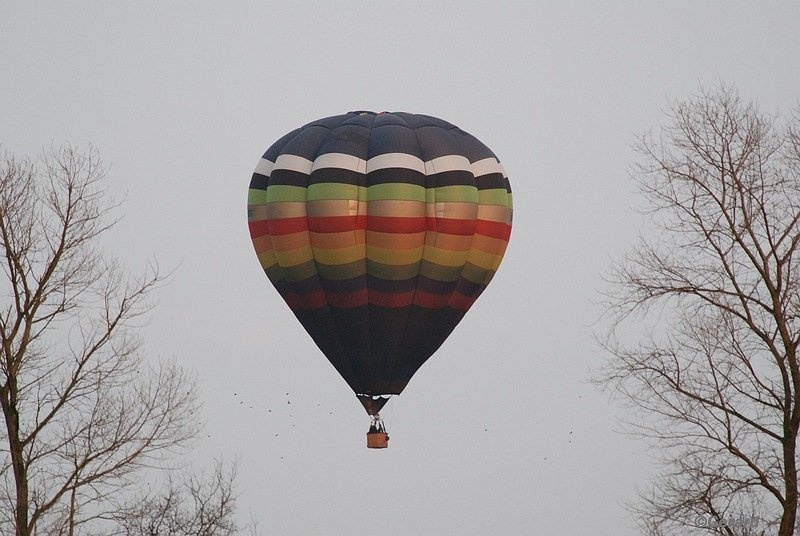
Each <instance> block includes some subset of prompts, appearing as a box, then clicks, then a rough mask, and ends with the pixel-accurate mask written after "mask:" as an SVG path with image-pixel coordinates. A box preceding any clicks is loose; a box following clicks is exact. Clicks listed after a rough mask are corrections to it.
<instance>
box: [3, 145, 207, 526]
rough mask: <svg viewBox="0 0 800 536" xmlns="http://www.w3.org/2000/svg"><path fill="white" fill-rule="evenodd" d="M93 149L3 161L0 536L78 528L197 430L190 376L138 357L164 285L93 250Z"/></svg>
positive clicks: (97, 519)
mask: <svg viewBox="0 0 800 536" xmlns="http://www.w3.org/2000/svg"><path fill="white" fill-rule="evenodd" d="M104 176H105V172H104V169H103V167H102V165H101V162H100V159H99V156H98V153H97V151H96V150H93V149H91V150H89V151H87V152H80V151H77V150H76V149H74V148H72V147H69V146H66V147H63V148H59V149H51V150H50V151H49V152H47V153H45V154H44V155H43V157H42V159H41V162H38V161H37V162H33V161H30V160H28V159H24V158H23V159H19V158H14V157H12V156H8V155H5V156H4V157H3V158H2V161H0V254H2V257H0V258H1V259H2V261H0V265H2V269H3V276H4V277H3V278H2V283H0V284H1V285H2V287H0V288H1V290H0V292H1V293H2V298H0V342H2V347H0V405H1V406H2V411H3V416H4V418H5V426H4V427H3V430H2V432H0V439H2V445H0V477H2V479H1V480H0V486H2V488H0V489H2V495H1V496H0V533H2V534H12V533H13V534H16V535H17V536H31V535H36V534H41V535H51V534H59V535H62V534H63V535H75V534H87V533H89V532H90V531H92V530H98V529H96V528H95V529H93V528H92V527H97V526H100V524H102V523H105V522H107V520H108V519H110V518H111V517H112V514H113V513H114V511H115V508H116V506H115V505H117V504H120V502H121V501H122V496H123V494H124V493H125V492H126V490H127V489H128V488H129V487H130V485H131V484H132V483H134V481H135V479H134V475H135V474H136V472H137V471H138V470H140V469H142V468H144V467H148V466H151V465H152V464H153V463H155V462H156V461H157V460H158V459H159V457H160V456H161V455H162V454H164V453H165V452H167V451H169V450H170V449H173V448H176V447H180V446H182V445H184V444H185V442H186V441H187V440H188V439H190V438H191V437H192V436H193V435H194V434H195V433H196V429H195V423H197V418H196V417H194V416H193V412H194V411H195V409H196V405H197V404H196V400H197V399H196V395H195V388H194V383H193V382H192V381H191V379H190V378H188V377H187V374H186V373H185V372H184V371H183V370H182V369H181V368H179V367H178V366H176V365H175V364H170V363H162V364H160V365H157V366H155V368H152V367H148V366H146V364H145V363H144V362H143V360H142V358H141V356H140V353H139V348H140V341H139V339H138V338H137V337H136V332H137V329H136V328H137V325H136V321H137V319H139V318H140V316H141V315H142V314H143V313H145V312H146V311H147V310H148V308H149V306H148V301H147V299H148V296H149V294H150V292H151V291H152V290H153V289H154V287H155V286H156V285H157V284H158V283H159V281H161V276H160V275H159V273H158V270H157V267H155V266H150V267H149V268H148V269H147V270H145V273H143V274H142V275H140V276H138V277H132V276H129V275H127V273H126V271H125V270H124V269H123V268H122V267H121V266H120V265H118V264H116V263H114V262H113V261H110V260H109V259H108V257H107V256H104V255H103V253H102V252H101V251H100V249H99V241H100V238H101V235H102V234H103V233H104V232H105V231H106V230H108V229H109V228H110V227H111V226H112V225H113V224H114V220H113V219H110V218H109V217H110V211H111V210H112V209H114V208H115V207H114V204H113V203H112V202H110V201H109V198H108V197H107V195H106V192H105V191H104V190H103V188H102V183H103V179H104Z"/></svg>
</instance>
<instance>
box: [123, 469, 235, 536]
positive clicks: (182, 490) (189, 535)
mask: <svg viewBox="0 0 800 536" xmlns="http://www.w3.org/2000/svg"><path fill="white" fill-rule="evenodd" d="M234 480H235V470H234V469H233V468H229V469H226V468H225V466H224V465H223V464H222V463H221V462H218V463H217V465H216V466H215V468H214V472H213V474H210V475H207V474H200V475H197V474H191V473H190V474H186V475H184V476H183V478H182V479H181V482H180V483H178V482H176V481H175V479H174V478H172V476H170V478H169V479H168V481H167V485H166V486H165V487H164V489H162V490H160V491H158V492H155V493H153V492H151V493H146V494H144V495H143V496H140V497H136V498H135V499H134V500H132V501H130V503H129V504H128V505H127V506H126V507H125V508H122V509H120V511H119V512H118V513H117V514H116V515H115V519H116V521H117V526H118V531H119V532H118V534H124V535H125V536H160V535H164V536H167V535H169V536H233V535H234V534H236V533H237V530H238V528H237V526H236V523H235V521H234V513H235V503H236V497H235V495H234V489H233V483H234Z"/></svg>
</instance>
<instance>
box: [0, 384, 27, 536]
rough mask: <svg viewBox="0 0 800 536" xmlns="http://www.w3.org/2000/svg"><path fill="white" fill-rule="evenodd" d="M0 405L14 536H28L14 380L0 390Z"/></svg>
mask: <svg viewBox="0 0 800 536" xmlns="http://www.w3.org/2000/svg"><path fill="white" fill-rule="evenodd" d="M0 403H2V406H3V415H4V416H5V420H6V431H7V432H8V446H9V450H10V451H11V465H12V467H13V469H14V484H15V487H16V510H15V512H14V522H15V525H16V536H30V527H29V526H28V469H27V467H26V466H25V456H24V453H23V446H22V442H21V441H20V437H19V412H18V411H17V389H16V381H15V379H13V378H12V379H10V380H9V382H8V384H7V385H6V386H4V387H3V388H1V389H0Z"/></svg>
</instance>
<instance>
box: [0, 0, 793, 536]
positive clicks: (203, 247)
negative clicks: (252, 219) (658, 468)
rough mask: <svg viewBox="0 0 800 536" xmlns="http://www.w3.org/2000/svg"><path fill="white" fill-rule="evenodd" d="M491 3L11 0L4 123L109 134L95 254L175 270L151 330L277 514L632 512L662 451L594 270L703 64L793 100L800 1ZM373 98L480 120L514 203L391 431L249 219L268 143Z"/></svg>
mask: <svg viewBox="0 0 800 536" xmlns="http://www.w3.org/2000/svg"><path fill="white" fill-rule="evenodd" d="M434 4H435V5H434ZM492 4H493V5H492V6H490V4H489V2H486V3H485V4H478V3H470V2H463V1H462V2H435V3H433V2H424V3H423V2H403V3H395V4H390V3H388V2H386V3H384V2H374V1H373V2H366V1H365V2H319V3H302V2H247V3H245V2H230V3H228V2H225V3H223V2H191V3H190V2H170V3H157V2H103V3H100V2H96V3H94V2H37V3H22V2H11V1H3V0H0V76H1V77H2V82H0V143H2V144H3V147H4V148H5V149H6V150H8V151H11V152H15V153H30V154H35V153H37V152H38V151H39V150H40V149H41V148H42V147H43V146H45V145H49V144H50V143H55V144H60V143H63V142H66V141H68V142H71V143H74V144H80V145H86V144H89V143H91V144H93V145H95V146H96V147H97V148H98V149H99V150H100V152H101V155H102V157H103V159H104V161H105V162H106V163H107V164H109V165H110V168H111V169H110V182H109V184H110V189H111V190H112V192H113V193H115V194H116V195H118V196H125V197H126V201H125V204H124V207H123V209H122V212H123V213H124V215H125V217H124V219H123V220H122V222H121V223H120V224H119V225H118V226H117V227H116V228H115V229H114V230H113V232H112V233H110V234H109V236H108V238H109V243H108V247H109V250H110V251H111V252H112V253H113V254H114V255H117V256H118V257H119V258H120V259H121V260H122V261H123V262H125V263H126V264H128V265H129V266H130V267H131V269H133V270H138V269H139V268H141V267H143V266H144V264H145V262H146V261H147V260H148V259H151V258H156V259H158V261H159V263H160V264H161V266H162V267H163V268H165V269H167V270H169V269H175V274H174V276H173V277H172V279H171V280H170V282H169V283H168V284H167V285H166V286H165V287H164V288H163V289H162V290H161V291H160V292H159V294H158V307H157V308H156V309H155V311H154V312H153V314H152V315H151V318H150V322H149V324H148V326H147V327H146V332H145V334H146V344H147V349H148V351H149V353H150V354H152V355H153V356H154V357H157V356H162V357H174V358H176V359H177V360H179V361H180V362H181V363H182V364H184V365H185V366H186V367H187V368H189V369H191V370H192V371H194V373H195V374H196V377H197V378H198V381H199V383H200V385H201V388H202V393H203V394H202V398H203V402H204V405H205V410H204V413H205V420H206V426H205V432H204V433H203V435H202V436H201V439H200V441H198V444H197V448H196V452H195V454H194V458H196V459H197V460H198V463H206V464H209V465H210V460H211V459H212V458H213V457H224V458H225V459H228V460H232V459H238V460H239V480H238V484H239V491H240V495H241V499H240V508H241V511H242V514H243V519H244V520H245V521H246V518H247V517H248V515H249V513H250V512H252V514H253V516H254V517H256V518H257V519H258V520H259V523H260V528H261V530H262V531H263V533H265V534H282V535H286V536H293V535H298V536H299V535H303V536H307V535H309V534H346V533H363V532H366V531H367V530H369V529H370V528H371V527H375V526H378V527H380V528H381V532H382V533H383V534H385V535H387V536H394V535H406V534H464V535H467V536H469V535H475V536H478V535H486V534H496V533H507V534H570V533H572V534H587V533H592V534H619V535H627V534H635V531H634V529H633V527H632V523H631V521H630V520H629V518H628V516H627V513H626V512H625V510H624V508H623V507H622V503H623V502H624V501H625V500H626V499H628V498H631V497H632V496H633V495H634V491H635V488H636V487H637V486H646V485H647V481H646V478H647V475H648V474H650V473H651V467H650V465H649V462H648V459H647V457H646V454H645V453H644V452H643V445H641V444H638V443H636V442H633V441H631V440H630V439H629V438H626V437H624V436H622V435H620V434H617V433H614V432H613V431H612V428H614V427H615V426H616V422H617V418H618V416H619V414H620V410H619V408H617V407H616V406H614V405H613V404H609V403H608V401H607V400H606V397H605V395H604V394H602V393H599V392H598V391H597V390H596V389H595V388H594V387H592V386H591V385H588V384H587V382H586V380H587V377H588V375H589V370H590V368H591V367H592V366H596V365H597V364H599V363H600V362H601V360H602V354H601V353H600V352H599V350H598V349H597V348H596V346H595V344H594V343H593V339H592V329H593V327H592V322H593V320H594V319H595V318H596V316H597V314H598V312H599V311H598V309H597V307H596V306H595V305H593V301H596V299H597V290H598V289H599V288H600V287H601V279H600V275H601V273H602V271H603V270H604V269H605V267H607V266H608V264H609V262H610V259H612V258H614V257H616V256H618V255H619V254H620V253H621V252H622V251H624V250H625V248H626V245H628V244H630V243H631V242H632V241H633V240H634V239H635V236H636V233H637V230H636V227H637V225H638V223H639V221H640V219H639V217H638V216H637V215H636V214H635V213H634V211H633V208H634V207H635V206H636V204H637V197H636V192H635V190H634V188H633V184H632V183H631V181H630V179H629V177H628V169H629V167H630V165H631V163H632V162H633V161H634V154H633V152H632V150H631V144H632V143H633V141H634V137H635V135H636V134H637V133H642V132H644V131H646V130H647V129H649V128H652V127H654V126H656V125H658V124H659V123H660V122H661V121H662V119H663V115H662V111H663V109H664V108H665V107H666V105H667V104H668V102H669V101H670V100H675V99H680V98H683V97H685V96H687V95H688V94H689V93H691V92H693V91H695V90H696V89H697V88H698V86H699V85H700V84H704V85H706V86H714V85H715V84H717V83H719V82H720V81H726V82H729V83H733V84H735V85H737V86H738V88H739V90H740V92H741V94H742V95H743V96H744V97H746V98H752V99H754V100H756V101H757V102H758V104H759V105H760V106H761V108H762V109H763V110H764V111H767V112H770V113H787V112H789V111H790V110H791V109H792V108H793V107H795V106H796V105H797V102H798V98H799V97H800V95H799V94H798V88H800V68H798V59H797V54H798V51H800V33H798V32H797V28H798V27H800V4H798V3H796V2H772V3H769V4H765V3H760V2H749V3H747V2H695V1H692V2H689V1H685V2H659V3H655V2H625V3H622V2H607V3H604V4H603V5H597V4H598V3H597V2H570V3H561V2H529V1H528V2H516V3H512V2H506V3H494V2H493V3H492ZM562 4H566V5H562ZM362 109H363V110H375V111H381V110H388V111H407V112H414V113H425V114H430V115H435V116H438V117H441V118H443V119H446V120H448V121H450V122H452V123H455V124H456V125H458V126H460V127H461V128H463V129H464V130H466V131H468V132H470V133H472V134H474V135H475V136H477V137H478V138H479V139H481V140H482V141H483V142H484V143H486V144H487V145H488V146H489V147H491V148H492V149H493V150H494V151H495V152H496V153H497V155H498V156H499V158H500V159H501V160H502V161H503V164H504V166H505V168H506V170H507V171H508V173H509V177H510V180H511V184H512V187H513V189H514V204H515V215H514V228H513V232H512V237H511V243H510V246H509V250H508V253H507V255H506V258H505V260H504V262H503V265H502V266H501V268H500V271H499V272H498V274H497V276H496V277H495V279H494V281H493V282H492V284H491V285H490V287H489V289H488V290H487V291H486V293H485V294H484V295H483V296H482V297H481V299H480V300H478V302H477V304H476V305H475V307H474V308H473V309H472V310H471V311H470V312H469V313H468V314H467V316H466V318H465V319H464V321H463V322H462V323H461V324H460V326H459V327H458V328H457V329H456V330H455V332H454V333H453V334H452V336H451V337H450V339H449V340H448V341H447V342H446V343H445V345H444V346H443V347H442V348H441V349H440V350H439V351H438V352H437V353H436V354H435V355H434V356H433V358H431V360H430V361H429V362H428V363H427V364H426V365H425V366H423V368H422V369H421V370H420V371H419V372H418V373H417V375H416V376H415V378H414V379H413V380H412V382H411V384H410V385H409V387H408V388H407V389H406V390H405V392H404V393H403V395H402V396H401V397H399V398H394V399H393V400H392V402H390V403H389V405H388V406H387V408H386V409H385V410H384V411H383V414H384V416H385V419H386V421H387V426H388V428H389V433H390V435H391V437H392V440H391V447H390V448H389V449H387V450H384V451H372V450H367V449H366V448H365V437H364V433H365V432H366V429H367V426H368V418H367V416H366V414H365V413H364V411H363V409H362V408H361V406H360V404H359V403H358V402H357V401H356V399H355V397H354V396H353V393H352V392H351V391H350V390H349V388H348V387H347V385H346V384H345V383H344V381H342V380H341V379H340V378H339V377H338V375H337V374H336V372H335V371H334V369H333V367H331V366H330V365H329V364H328V363H327V361H326V360H325V358H324V357H323V356H322V354H321V353H320V352H319V351H318V350H317V348H316V347H315V346H314V344H313V343H312V342H311V340H310V338H308V336H307V335H306V334H305V332H304V331H303V330H302V329H301V327H300V326H299V324H298V323H297V322H296V320H295V319H294V317H293V315H292V314H291V313H290V312H289V310H288V308H287V307H286V306H285V304H284V303H283V302H282V301H281V300H280V298H279V297H278V295H277V293H276V292H275V291H274V289H273V288H272V287H271V286H270V284H269V282H268V281H267V279H266V277H265V276H264V275H263V273H262V272H261V270H260V267H259V264H258V262H257V260H256V258H255V255H254V254H253V252H252V246H251V244H250V239H249V235H248V232H247V225H246V194H247V186H248V183H249V179H250V174H251V173H252V170H253V167H254V166H255V164H256V162H257V160H258V158H259V156H260V155H261V154H262V153H263V151H264V150H265V149H266V148H267V147H268V146H269V145H271V144H272V142H273V141H275V140H276V139H277V138H279V137H280V136H281V135H283V134H284V133H286V132H288V131H289V130H291V129H293V128H295V127H297V126H299V125H301V124H303V123H305V122H307V121H310V120H313V119H316V118H318V117H324V116H328V115H335V114H339V113H344V112H347V111H350V110H362ZM498 349H499V350H500V351H498ZM287 393H288V394H287Z"/></svg>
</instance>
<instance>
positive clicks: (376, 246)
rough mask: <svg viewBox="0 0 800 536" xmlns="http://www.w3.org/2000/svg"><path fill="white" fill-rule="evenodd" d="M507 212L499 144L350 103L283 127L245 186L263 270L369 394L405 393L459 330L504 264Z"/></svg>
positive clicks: (437, 122)
mask: <svg viewBox="0 0 800 536" xmlns="http://www.w3.org/2000/svg"><path fill="white" fill-rule="evenodd" d="M511 218H512V197H511V188H510V185H509V182H508V178H507V177H506V175H505V173H504V171H503V167H502V166H501V164H500V162H499V161H498V159H497V157H496V156H495V155H494V153H492V151H490V150H489V149H488V148H487V147H486V146H485V145H484V144H482V143H481V142H480V141H478V140H477V139H476V138H475V137H473V136H471V135H470V134H468V133H466V132H464V131H462V130H461V129H459V128H457V127H455V126H453V125H452V124H450V123H448V122H446V121H443V120H441V119H437V118H434V117H430V116H425V115H415V114H409V113H402V112H397V113H373V112H350V113H347V114H343V115H337V116H333V117H327V118H324V119H320V120H318V121H313V122H311V123H308V124H307V125H305V126H302V127H300V128H298V129H296V130H294V131H292V132H290V133H288V134H287V135H285V136H284V137H282V138H281V139H279V140H278V141H277V142H275V143H274V144H273V145H272V146H271V147H270V148H269V149H267V151H266V153H264V155H263V157H262V158H261V159H260V161H259V162H258V165H257V166H256V169H255V172H254V173H253V176H252V179H251V182H250V189H249V196H248V221H249V227H250V235H251V237H252V240H253V246H254V248H255V250H256V253H257V255H258V258H259V261H260V262H261V265H262V266H263V268H264V271H265V272H266V275H267V277H268V278H269V280H270V281H271V282H272V284H273V285H274V286H275V288H276V289H277V290H278V292H279V294H280V295H281V296H282V297H283V299H284V300H285V301H286V303H287V304H288V305H289V308H290V309H291V310H292V312H293V313H294V314H295V315H296V316H297V318H298V320H299V321H300V322H301V323H302V325H303V327H304V328H305V329H306V331H307V332H308V333H309V335H311V337H312V338H313V339H314V342H315V343H316V344H317V346H318V347H319V348H320V349H321V350H322V352H323V353H324V354H325V356H326V357H327V358H328V360H329V361H330V362H331V364H333V366H334V367H335V368H336V370H337V371H338V372H339V374H341V376H342V377H343V378H344V379H345V381H347V383H348V384H349V385H350V387H351V388H352V389H353V391H355V393H356V394H360V395H369V396H370V397H376V396H378V395H391V394H400V392H401V391H402V390H403V389H404V388H405V386H406V384H407V383H408V381H409V380H410V379H411V377H412V376H413V375H414V373H415V372H416V371H417V370H418V369H419V367H420V366H421V365H422V364H423V363H424V362H425V360H427V359H428V358H429V357H430V356H431V355H432V354H433V353H434V352H435V351H436V350H437V349H438V348H439V346H440V345H441V344H442V343H443V342H444V340H445V338H446V337H447V336H448V335H449V334H450V333H451V332H452V331H453V329H454V328H455V326H456V324H458V322H459V321H460V320H461V319H462V317H463V316H464V314H465V313H466V312H467V310H468V309H469V308H470V306H471V305H472V304H473V303H474V301H475V300H476V298H477V297H478V296H479V295H480V294H481V292H483V290H484V289H485V288H486V285H487V284H488V283H489V281H490V280H491V279H492V276H493V275H494V273H495V272H496V270H497V268H498V266H499V265H500V261H501V259H502V258H503V253H504V252H505V249H506V245H507V243H508V239H509V235H510V232H511ZM365 407H366V404H365ZM367 409H368V411H369V408H367Z"/></svg>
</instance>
